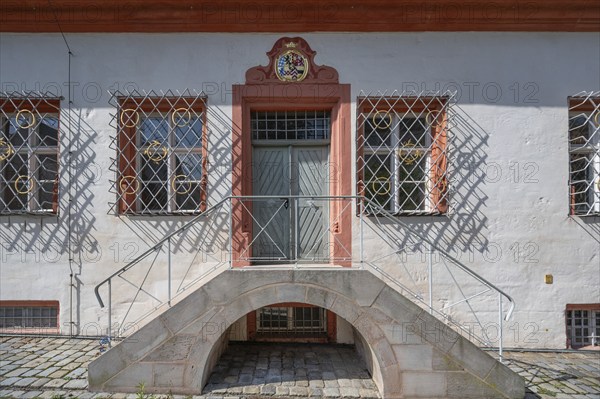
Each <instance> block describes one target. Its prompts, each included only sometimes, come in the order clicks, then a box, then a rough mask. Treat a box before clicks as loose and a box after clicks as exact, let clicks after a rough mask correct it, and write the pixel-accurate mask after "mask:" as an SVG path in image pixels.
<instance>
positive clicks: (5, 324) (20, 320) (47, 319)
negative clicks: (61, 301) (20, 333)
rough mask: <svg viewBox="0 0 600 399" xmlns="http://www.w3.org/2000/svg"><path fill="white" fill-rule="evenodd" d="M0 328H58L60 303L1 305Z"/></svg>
mask: <svg viewBox="0 0 600 399" xmlns="http://www.w3.org/2000/svg"><path fill="white" fill-rule="evenodd" d="M0 328H1V329H23V328H58V304H56V305H47V306H0Z"/></svg>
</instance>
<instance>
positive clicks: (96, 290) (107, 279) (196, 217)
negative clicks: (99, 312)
mask: <svg viewBox="0 0 600 399" xmlns="http://www.w3.org/2000/svg"><path fill="white" fill-rule="evenodd" d="M230 198H231V196H228V197H224V198H223V199H221V200H220V201H219V202H217V203H216V204H215V205H213V206H211V207H210V208H208V209H207V210H205V211H204V212H202V213H201V214H199V215H198V216H195V217H194V218H193V219H192V220H190V221H189V222H187V223H186V224H184V225H183V226H181V227H180V228H179V229H177V230H175V231H174V232H172V233H171V234H168V235H166V236H165V237H164V238H163V239H161V240H160V241H158V242H157V243H156V244H154V245H153V246H152V247H150V248H149V249H147V250H146V251H145V252H144V253H142V254H141V255H140V256H138V257H137V258H135V259H134V260H132V261H131V262H129V263H128V264H126V265H125V266H123V267H122V268H120V269H119V270H117V271H116V272H114V273H113V274H111V275H110V276H108V277H107V278H105V279H104V280H102V282H100V283H99V284H97V285H96V287H94V293H95V294H96V299H97V300H98V303H99V304H100V307H101V308H103V307H104V302H103V301H102V298H101V297H100V292H99V290H100V287H101V286H103V285H104V284H106V283H108V282H109V281H110V280H112V278H113V277H115V276H117V275H119V274H121V273H123V272H125V271H127V270H129V269H131V268H132V267H133V266H135V265H136V264H137V263H139V262H140V261H141V260H143V259H144V258H146V257H147V256H148V255H150V254H151V253H153V252H154V251H156V250H157V249H159V248H160V247H162V246H163V244H164V243H165V242H167V241H169V240H170V239H171V238H173V236H175V235H176V234H179V233H181V232H183V231H185V230H187V229H188V228H189V227H190V226H191V225H193V224H195V223H196V222H197V221H198V220H200V219H202V218H203V217H205V216H206V214H207V213H209V212H212V211H213V210H214V209H216V208H217V207H219V206H221V205H222V204H223V203H225V202H226V201H227V200H229V199H230Z"/></svg>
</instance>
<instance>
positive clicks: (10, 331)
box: [0, 327, 60, 335]
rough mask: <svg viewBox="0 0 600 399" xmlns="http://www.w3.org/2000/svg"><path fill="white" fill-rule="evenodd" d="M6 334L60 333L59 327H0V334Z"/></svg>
mask: <svg viewBox="0 0 600 399" xmlns="http://www.w3.org/2000/svg"><path fill="white" fill-rule="evenodd" d="M2 334H6V335H11V334H17V335H21V334H23V335H58V334H60V329H59V328H56V327H53V328H42V327H40V328H35V327H21V328H18V327H14V328H0V335H2Z"/></svg>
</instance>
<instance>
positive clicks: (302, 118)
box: [252, 111, 331, 140]
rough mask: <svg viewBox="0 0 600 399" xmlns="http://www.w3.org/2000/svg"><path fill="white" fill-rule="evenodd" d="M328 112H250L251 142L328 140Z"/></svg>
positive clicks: (329, 125)
mask: <svg viewBox="0 0 600 399" xmlns="http://www.w3.org/2000/svg"><path fill="white" fill-rule="evenodd" d="M330 135H331V113H330V112H329V111H287V112H260V111H254V112H252V140H329V138H330Z"/></svg>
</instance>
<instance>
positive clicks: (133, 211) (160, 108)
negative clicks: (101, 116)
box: [116, 97, 209, 216]
mask: <svg viewBox="0 0 600 399" xmlns="http://www.w3.org/2000/svg"><path fill="white" fill-rule="evenodd" d="M117 100H118V116H117V129H118V140H117V141H118V143H117V148H118V150H117V151H118V157H117V158H118V162H117V165H118V166H117V180H116V191H117V203H118V207H117V210H118V214H119V215H128V216H194V215H198V214H201V213H202V212H204V211H205V210H206V209H207V203H206V201H207V185H208V163H209V162H208V127H207V118H206V111H207V104H206V100H205V99H204V98H187V97H178V98H169V97H160V98H153V97H143V98H138V97H119V98H118V99H117ZM131 109H133V110H135V112H136V113H137V117H136V118H137V119H136V122H135V125H133V126H129V125H128V124H127V123H125V125H122V123H121V115H123V112H124V111H127V110H131ZM181 109H188V110H191V111H193V112H194V114H196V115H197V116H198V118H199V120H200V123H201V125H202V126H201V135H202V136H201V138H200V146H194V147H181V146H177V145H175V139H176V135H177V133H176V132H177V128H176V126H175V125H173V122H172V119H173V116H172V115H173V113H174V112H176V111H178V110H181ZM140 111H141V112H143V113H144V114H143V115H140ZM153 117H162V119H163V120H166V121H167V123H168V132H167V145H168V148H167V149H166V150H167V154H166V156H165V158H167V176H168V178H167V180H165V181H164V184H165V185H166V188H167V203H166V210H164V207H163V209H159V210H153V209H149V207H148V205H147V204H146V206H145V207H143V202H142V201H143V199H142V185H143V184H144V183H143V182H144V181H143V180H142V179H141V177H142V169H141V168H142V167H143V165H144V164H143V160H142V158H143V156H144V151H145V149H147V148H148V147H149V146H148V144H147V143H146V144H145V145H142V135H141V123H142V121H143V119H144V118H153ZM178 154H186V155H189V154H194V155H200V158H201V159H200V168H201V176H200V179H190V180H182V181H181V182H184V183H186V184H187V183H189V184H191V185H194V186H195V185H197V186H198V187H199V195H200V198H199V199H198V204H199V206H198V208H197V209H193V210H192V209H190V210H186V209H181V210H178V209H177V195H178V194H177V192H176V190H175V189H174V188H173V185H174V183H175V180H173V179H174V178H176V177H177V175H176V169H177V166H176V158H177V155H178ZM128 176H135V177H136V179H139V180H138V181H137V183H136V184H138V185H139V186H138V189H137V190H135V192H133V193H132V192H130V191H128V190H127V189H126V190H124V191H123V189H122V187H121V180H122V179H124V178H126V177H128ZM192 190H193V189H192ZM150 202H151V201H150Z"/></svg>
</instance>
